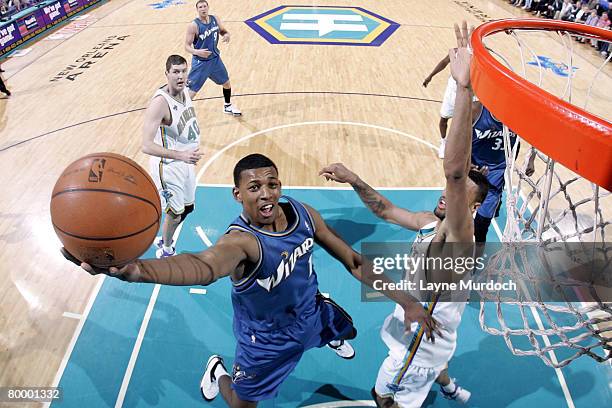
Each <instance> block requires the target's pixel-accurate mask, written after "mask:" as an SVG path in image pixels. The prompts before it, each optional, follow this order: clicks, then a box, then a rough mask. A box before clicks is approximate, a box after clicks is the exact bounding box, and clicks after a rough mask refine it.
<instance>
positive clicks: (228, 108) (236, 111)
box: [223, 103, 242, 116]
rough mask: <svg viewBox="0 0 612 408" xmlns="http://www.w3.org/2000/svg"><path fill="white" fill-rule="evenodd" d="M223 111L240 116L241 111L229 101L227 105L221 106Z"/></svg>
mask: <svg viewBox="0 0 612 408" xmlns="http://www.w3.org/2000/svg"><path fill="white" fill-rule="evenodd" d="M223 113H227V114H228V115H234V116H242V112H240V109H238V108H237V107H235V106H234V105H232V104H231V103H230V104H229V105H224V106H223Z"/></svg>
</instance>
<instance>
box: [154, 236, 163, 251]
mask: <svg viewBox="0 0 612 408" xmlns="http://www.w3.org/2000/svg"><path fill="white" fill-rule="evenodd" d="M153 245H155V248H157V249H161V248H163V246H164V239H163V238H162V236H161V235H158V236H156V237H155V241H153Z"/></svg>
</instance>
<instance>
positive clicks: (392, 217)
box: [319, 163, 437, 231]
mask: <svg viewBox="0 0 612 408" xmlns="http://www.w3.org/2000/svg"><path fill="white" fill-rule="evenodd" d="M319 175H320V176H323V177H325V178H326V179H327V180H334V181H337V182H338V183H348V184H350V185H351V187H353V189H354V190H355V191H356V192H357V194H359V198H360V199H361V201H363V203H364V204H365V205H366V206H367V207H368V208H369V209H370V211H372V212H373V213H374V215H376V216H377V217H379V218H382V219H383V220H385V221H387V222H391V223H393V224H397V225H400V226H402V227H404V228H407V229H410V230H413V231H417V230H419V228H421V227H423V226H424V225H427V224H428V223H430V222H432V221H436V220H437V218H436V216H435V215H433V213H431V212H412V211H409V210H406V209H405V208H401V207H398V206H396V205H395V204H393V203H392V202H391V201H390V200H389V199H387V198H386V197H385V196H383V195H382V194H380V193H379V192H378V191H376V190H374V189H373V188H372V187H370V186H369V185H368V184H367V183H366V182H365V181H363V180H362V179H361V178H360V177H359V176H358V175H357V174H355V173H353V172H352V171H351V170H349V169H348V168H347V167H346V166H345V165H344V164H342V163H332V164H330V165H329V166H327V167H324V168H323V169H321V171H320V172H319Z"/></svg>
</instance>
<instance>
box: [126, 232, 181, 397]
mask: <svg viewBox="0 0 612 408" xmlns="http://www.w3.org/2000/svg"><path fill="white" fill-rule="evenodd" d="M182 229H183V224H182V223H181V224H179V226H178V228H177V229H176V231H174V236H173V237H172V239H173V241H174V244H175V245H176V243H177V242H178V237H179V236H180V234H181V230H182ZM160 289H161V285H160V284H156V285H155V287H154V288H153V292H152V293H151V297H150V298H149V304H148V305H147V310H146V311H145V315H144V317H143V319H142V324H141V325H140V330H138V336H137V337H136V343H134V348H133V349H132V354H131V355H130V361H129V362H128V366H127V368H126V369H125V374H124V375H123V381H122V382H121V388H120V389H119V394H118V395H117V401H116V402H115V408H121V407H122V406H123V401H124V400H125V394H126V393H127V389H128V387H129V385H130V380H131V379H132V373H133V372H134V366H135V365H136V360H138V354H139V353H140V347H141V346H142V341H143V339H144V336H145V333H146V332H147V327H148V326H149V321H150V320H151V315H152V314H153V309H154V308H155V302H157V296H158V295H159V291H160Z"/></svg>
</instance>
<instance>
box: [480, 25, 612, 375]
mask: <svg viewBox="0 0 612 408" xmlns="http://www.w3.org/2000/svg"><path fill="white" fill-rule="evenodd" d="M537 33H538V35H542V32H537ZM508 34H509V37H510V38H512V39H513V40H514V41H515V42H516V43H517V44H518V46H519V53H520V61H521V64H522V76H523V77H524V78H527V79H529V80H532V82H534V83H535V84H536V85H538V86H540V87H542V82H543V77H544V75H545V72H544V71H545V67H543V66H542V64H541V63H540V58H538V57H537V55H536V53H535V52H534V51H533V50H532V48H530V47H529V45H528V43H527V41H526V39H525V37H527V36H528V35H527V34H526V33H525V32H521V31H519V30H514V31H512V32H509V33H508ZM551 34H553V33H551ZM551 34H548V35H551ZM556 35H557V37H556V38H557V40H558V41H556V44H559V42H561V44H563V46H564V48H565V51H566V53H567V62H566V67H569V68H568V76H567V81H566V83H565V85H564V86H562V89H561V90H560V91H559V92H557V96H560V97H562V98H563V99H565V100H567V101H568V102H571V103H574V104H577V103H578V102H579V103H580V105H582V107H583V108H584V109H586V108H587V107H588V105H589V101H590V99H591V98H592V93H593V92H592V91H593V87H594V84H595V82H596V80H597V79H598V77H599V76H600V74H601V71H602V68H603V67H604V66H605V64H606V63H607V62H608V61H609V60H610V58H611V57H612V46H611V48H610V51H611V55H610V56H608V57H607V59H606V60H605V61H604V62H603V64H602V65H601V66H600V67H599V69H597V71H596V73H595V74H594V76H593V80H592V81H591V83H590V85H589V86H588V89H587V90H586V91H585V92H584V93H586V98H584V96H585V95H581V96H582V98H580V97H578V98H577V97H576V96H577V95H576V92H574V93H573V92H572V90H573V87H572V79H573V77H574V76H575V74H574V69H573V62H574V54H573V47H574V44H575V40H574V39H573V36H572V35H570V34H568V33H565V32H558V33H556ZM586 41H589V39H587V40H586ZM487 45H488V44H487ZM489 50H490V51H491V53H492V54H493V55H495V56H496V57H497V58H498V59H499V60H500V61H501V62H502V63H504V64H505V65H506V66H507V67H508V68H510V69H512V66H511V65H510V63H508V61H507V60H506V58H504V57H501V56H500V55H499V54H498V53H496V52H495V51H493V50H491V49H490V48H489ZM526 55H527V56H532V57H533V58H532V60H533V59H535V61H537V67H536V64H534V63H532V64H531V66H533V67H534V68H530V72H531V77H532V78H529V73H528V72H527V66H526V63H525V56H526ZM517 59H518V58H515V60H517ZM602 61H603V59H602ZM536 68H537V70H538V73H537V74H536V75H533V70H534V69H536ZM594 69H595V68H594ZM512 70H513V69H512ZM513 71H514V70H513ZM534 76H535V77H536V78H538V79H535V80H534V78H533V77H534ZM546 90H549V89H548V88H546ZM583 91H584V89H583ZM549 92H550V91H549ZM607 106H608V109H609V106H610V105H609V102H608V105H607ZM534 116H535V117H534V118H530V119H526V120H537V114H535V115H534ZM519 140H520V138H519ZM504 143H505V151H506V163H507V168H506V173H505V182H506V187H505V188H506V210H507V223H506V225H505V228H504V231H503V237H502V241H503V242H505V243H507V244H506V245H504V246H503V249H502V250H501V251H499V252H497V253H496V254H495V255H494V256H493V257H492V258H491V259H490V261H489V264H488V267H487V270H486V277H487V279H489V280H490V279H493V280H496V281H500V282H501V281H508V280H513V281H514V282H523V284H522V285H519V291H518V292H517V296H516V297H515V298H504V297H503V296H501V294H500V293H488V294H485V296H484V299H483V300H482V301H481V304H480V315H479V320H480V325H481V327H482V328H483V330H485V331H486V332H487V333H490V334H493V335H496V336H503V338H504V340H505V342H506V344H507V346H508V348H509V349H510V350H511V351H512V353H513V354H515V355H517V356H538V357H540V358H541V359H542V360H543V361H544V362H545V363H546V364H547V365H549V366H552V367H563V366H565V365H567V364H569V363H570V362H572V361H573V360H575V359H576V358H578V357H580V356H583V355H587V356H589V357H591V358H593V359H595V360H596V361H598V362H603V361H606V360H610V358H611V356H612V309H611V305H610V304H606V303H605V302H603V301H602V300H601V299H602V297H603V296H602V295H601V293H600V290H601V288H595V287H594V286H593V285H592V284H588V283H585V282H583V281H579V280H576V279H573V278H572V277H571V275H570V276H568V275H567V274H563V276H561V274H559V273H558V272H559V271H555V270H554V268H553V267H550V266H551V265H548V264H547V263H546V260H544V261H543V263H544V268H537V267H538V266H540V265H534V262H533V258H528V257H527V254H526V253H525V247H526V246H525V245H524V244H522V243H524V242H526V241H531V242H537V243H540V245H541V246H543V247H544V248H546V247H547V246H557V247H558V246H559V244H558V243H560V242H561V243H567V242H589V243H590V244H589V250H592V249H593V244H592V243H594V242H598V243H600V244H601V245H600V246H597V248H598V249H597V250H601V253H599V254H598V257H600V258H601V259H602V261H603V262H604V264H605V265H608V272H609V271H610V269H609V265H610V259H611V258H612V253H610V251H608V252H606V246H605V245H604V244H605V243H606V237H608V238H610V237H612V235H610V234H609V232H610V230H612V224H611V221H612V196H611V195H610V193H609V192H608V191H606V190H604V189H603V188H600V187H599V186H597V185H595V184H592V183H590V182H588V181H586V180H585V179H583V178H582V177H580V176H579V175H577V174H575V173H573V172H572V171H570V170H568V169H567V168H565V167H564V166H562V165H560V164H559V163H556V162H555V161H553V160H552V159H550V158H549V157H548V156H546V154H545V153H543V152H540V151H538V150H537V149H535V148H533V147H529V146H528V145H527V144H526V143H525V142H523V141H521V144H522V146H521V149H520V150H521V151H520V153H519V154H518V155H517V152H516V149H517V145H518V143H517V144H515V146H514V148H512V147H511V145H510V139H509V134H508V129H507V128H506V129H505V132H504ZM560 143H562V141H560ZM515 158H516V159H515ZM530 160H531V161H532V162H533V164H534V167H535V172H534V173H533V174H532V175H530V176H528V175H527V173H528V172H527V169H528V164H529V162H530ZM607 232H608V234H607ZM573 248H575V246H574V247H573ZM605 262H608V263H605ZM547 266H548V267H547ZM536 269H538V270H536ZM542 269H543V270H544V271H545V272H544V276H543V274H542ZM607 278H608V279H610V277H609V276H608V277H607ZM544 281H545V282H544ZM544 283H545V284H546V285H548V286H551V285H552V286H553V287H554V288H555V290H559V291H560V292H559V293H561V292H563V291H565V290H572V291H584V292H586V298H588V301H584V302H576V301H570V300H567V301H565V302H545V301H544V300H546V297H545V296H544V295H543V294H542V293H541V291H540V290H539V287H540V284H544ZM605 286H607V287H608V288H609V287H610V286H611V285H610V281H608V284H607V285H605ZM570 298H571V297H570ZM549 299H550V298H549ZM608 299H610V296H609V295H608ZM485 300H487V301H485ZM610 361H612V360H610Z"/></svg>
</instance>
